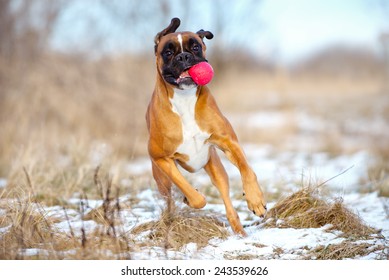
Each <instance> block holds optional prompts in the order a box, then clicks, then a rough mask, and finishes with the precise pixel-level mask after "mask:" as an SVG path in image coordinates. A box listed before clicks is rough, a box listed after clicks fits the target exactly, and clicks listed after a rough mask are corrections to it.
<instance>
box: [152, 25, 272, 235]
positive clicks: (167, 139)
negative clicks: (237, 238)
mask: <svg viewBox="0 0 389 280" xmlns="http://www.w3.org/2000/svg"><path fill="white" fill-rule="evenodd" d="M179 25H180V20H179V19H178V18H173V19H172V20H171V23H170V25H169V26H168V27H166V28H165V29H164V30H162V31H161V32H159V33H158V34H157V35H156V37H155V40H154V42H155V48H154V50H155V56H156V67H157V80H156V84H155V89H154V92H153V95H152V97H151V101H150V104H149V106H148V109H147V113H146V122H147V127H148V131H149V134H150V137H149V142H148V151H149V154H150V159H151V162H152V172H153V177H154V179H155V181H156V183H157V186H158V190H159V192H160V193H161V195H162V196H163V197H164V198H165V199H166V200H167V202H168V205H169V204H170V203H173V202H172V194H171V188H172V185H173V184H174V185H176V186H177V187H178V188H179V189H180V190H181V192H182V194H183V195H184V196H185V198H184V202H185V203H186V204H188V205H189V206H190V207H193V208H202V207H204V206H205V205H206V199H205V197H204V195H203V194H201V193H200V192H199V191H198V190H197V189H195V188H194V187H193V186H191V184H190V183H189V182H188V181H187V180H186V179H185V177H184V176H183V175H182V174H181V172H180V170H179V169H178V168H177V167H178V165H180V166H181V167H182V168H183V169H185V170H187V171H189V172H196V171H198V170H200V169H201V168H204V169H205V171H206V173H207V174H208V175H209V177H210V179H211V181H212V183H213V184H214V185H215V186H216V187H217V188H218V190H219V192H220V194H221V197H222V199H223V202H224V205H225V209H226V216H227V219H228V221H229V223H230V225H231V228H232V230H233V231H234V232H235V233H236V234H241V235H243V236H245V235H246V232H245V231H244V229H243V227H242V225H241V223H240V220H239V216H238V214H237V212H236V211H235V209H234V207H233V206H232V202H231V199H230V196H229V180H228V176H227V173H226V171H225V169H224V167H223V165H222V163H221V161H220V158H219V156H218V154H217V152H216V148H218V149H220V150H221V151H223V152H224V153H225V155H226V156H227V158H228V159H229V160H230V161H231V162H232V163H233V164H234V165H235V166H236V167H237V168H238V169H239V171H240V174H241V177H242V184H243V191H244V194H245V198H246V200H247V205H248V208H249V209H250V210H251V211H253V213H254V214H256V215H258V216H263V215H264V214H265V211H266V202H265V199H264V196H263V193H262V191H261V188H260V187H259V184H258V182H257V176H256V175H255V173H254V172H253V170H252V169H251V167H250V166H249V164H248V163H247V159H246V157H245V154H244V152H243V150H242V148H241V147H240V145H239V143H238V139H237V136H236V134H235V132H234V130H233V128H232V126H231V124H230V123H229V122H228V120H227V119H226V118H225V117H224V116H223V115H222V113H221V112H220V110H219V108H218V106H217V104H216V102H215V99H214V98H213V96H212V95H211V92H210V90H209V89H208V87H207V86H199V85H197V84H196V83H195V82H194V81H193V80H192V78H191V77H190V75H188V69H190V68H191V67H192V66H193V65H195V64H197V63H200V62H203V61H207V60H206V58H205V52H206V47H205V44H204V38H206V39H212V38H213V34H212V33H211V32H209V31H204V30H200V31H198V32H196V33H192V32H176V30H177V28H178V27H179Z"/></svg>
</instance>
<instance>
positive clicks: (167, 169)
mask: <svg viewBox="0 0 389 280" xmlns="http://www.w3.org/2000/svg"><path fill="white" fill-rule="evenodd" d="M153 163H154V164H156V165H157V166H158V167H159V168H160V170H162V171H163V172H164V173H165V174H166V175H167V176H168V177H169V178H170V180H171V181H172V182H173V183H174V184H175V185H176V186H177V187H178V188H179V189H180V190H181V192H182V193H183V194H184V195H185V198H186V200H184V201H185V203H187V204H188V205H189V206H190V207H192V208H197V209H199V208H203V207H204V206H205V204H207V201H206V200H205V197H204V196H203V195H202V194H201V193H200V192H198V191H197V190H196V189H194V188H193V187H192V186H191V185H190V184H189V183H188V181H187V180H186V179H185V178H184V176H182V174H181V172H180V171H179V170H178V168H177V165H176V163H175V162H174V160H173V159H171V158H159V159H153Z"/></svg>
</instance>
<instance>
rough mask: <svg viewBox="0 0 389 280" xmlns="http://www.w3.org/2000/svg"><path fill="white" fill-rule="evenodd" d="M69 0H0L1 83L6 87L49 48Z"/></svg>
mask: <svg viewBox="0 0 389 280" xmlns="http://www.w3.org/2000/svg"><path fill="white" fill-rule="evenodd" d="M69 3H70V1H67V2H66V1H64V0H57V1H50V0H43V1H40V0H0V84H1V85H3V87H4V84H5V83H6V82H7V81H8V80H9V79H11V78H12V77H11V76H17V77H18V78H19V79H20V77H22V76H23V75H22V73H20V71H22V70H23V71H26V70H27V69H28V67H29V66H31V65H32V64H33V63H34V62H35V61H37V60H38V59H39V57H40V55H41V54H42V53H43V52H44V51H46V50H47V47H48V39H49V38H50V36H51V34H52V32H53V29H54V27H55V23H56V21H57V19H58V17H59V14H60V13H61V12H62V11H63V10H64V7H65V5H67V4H69ZM15 71H16V72H17V73H14V72H15ZM0 94H1V92H0Z"/></svg>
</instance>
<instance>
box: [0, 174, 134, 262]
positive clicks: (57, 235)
mask: <svg viewBox="0 0 389 280" xmlns="http://www.w3.org/2000/svg"><path fill="white" fill-rule="evenodd" d="M25 175H26V181H27V184H26V185H27V186H28V189H20V190H19V191H16V190H15V189H13V190H12V192H16V194H12V195H9V197H13V198H12V199H8V200H7V201H6V202H4V201H3V203H2V205H1V207H2V208H3V209H4V208H5V210H6V215H5V216H3V217H1V222H0V225H1V226H2V227H7V226H8V227H9V229H8V230H7V231H6V232H5V234H3V235H1V236H0V259H31V258H32V259H129V258H130V253H131V244H132V240H131V239H130V238H129V237H128V234H127V233H126V232H125V231H124V230H123V228H122V227H121V217H120V212H121V206H120V204H119V203H118V195H119V189H116V191H115V192H114V193H113V194H112V191H113V190H114V188H113V186H112V181H111V180H109V179H108V180H107V181H105V180H102V179H100V176H99V169H96V170H95V175H94V181H95V184H96V188H98V192H99V193H100V194H101V196H102V197H101V198H102V200H103V207H102V211H101V212H99V213H100V214H101V216H99V218H101V222H102V225H100V226H96V227H95V229H94V230H93V231H90V230H89V231H87V230H86V229H85V227H84V225H83V226H82V227H81V230H80V231H79V232H77V231H76V230H75V229H73V228H72V226H71V222H70V220H69V217H68V215H67V211H68V210H67V209H68V208H66V207H65V206H63V212H64V215H65V220H64V218H63V217H61V218H55V217H50V215H49V214H48V213H47V211H46V210H45V206H44V205H42V204H41V203H40V202H39V201H37V199H36V197H37V196H36V195H35V194H34V187H33V185H32V181H31V179H30V176H29V174H28V173H27V171H25ZM87 203H88V202H87V199H86V198H85V200H82V201H81V205H80V209H79V211H80V214H81V217H82V218H85V220H87V218H86V215H85V205H86V204H87ZM66 206H67V207H68V205H66ZM64 221H67V223H68V226H69V228H68V230H67V231H66V232H64V231H63V230H60V229H59V228H58V227H56V226H55V224H56V223H58V222H64ZM67 232H68V233H67ZM27 249H34V251H33V252H32V253H26V252H27V251H26V250H27Z"/></svg>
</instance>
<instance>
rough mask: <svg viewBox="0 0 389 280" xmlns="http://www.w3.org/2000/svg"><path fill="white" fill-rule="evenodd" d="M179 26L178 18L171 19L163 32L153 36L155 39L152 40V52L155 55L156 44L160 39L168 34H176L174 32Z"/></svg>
mask: <svg viewBox="0 0 389 280" xmlns="http://www.w3.org/2000/svg"><path fill="white" fill-rule="evenodd" d="M180 24H181V21H180V19H179V18H172V20H171V21H170V24H169V26H168V27H166V28H165V29H164V30H162V31H161V32H159V33H158V34H157V35H156V36H155V38H154V43H155V46H154V52H155V53H157V47H158V44H159V41H160V40H161V38H162V37H163V36H165V35H167V34H169V33H173V32H176V30H177V28H178V27H179V26H180Z"/></svg>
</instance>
